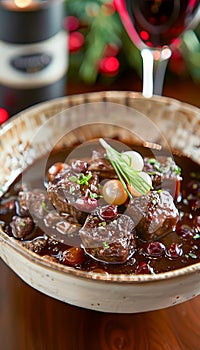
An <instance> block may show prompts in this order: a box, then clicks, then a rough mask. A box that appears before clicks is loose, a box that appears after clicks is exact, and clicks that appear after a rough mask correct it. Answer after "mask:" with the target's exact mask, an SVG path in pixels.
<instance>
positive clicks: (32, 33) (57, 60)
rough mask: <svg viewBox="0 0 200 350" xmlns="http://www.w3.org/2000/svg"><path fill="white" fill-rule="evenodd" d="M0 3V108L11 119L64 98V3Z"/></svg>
mask: <svg viewBox="0 0 200 350" xmlns="http://www.w3.org/2000/svg"><path fill="white" fill-rule="evenodd" d="M16 3H17V1H16V2H14V0H7V1H4V0H2V1H0V52H1V53H0V107H2V108H5V109H6V110H7V111H8V113H9V115H10V116H12V115H14V114H16V113H18V112H19V111H21V110H23V109H25V108H27V107H29V106H32V105H34V104H36V103H39V102H42V101H46V100H50V99H53V98H57V97H60V96H63V95H65V92H66V91H65V89H66V76H67V67H68V49H67V33H66V31H64V30H63V27H62V25H63V17H64V1H63V0H48V1H44V0H40V1H35V0H32V1H30V2H29V5H27V6H25V7H24V8H20V7H18V6H17V4H16Z"/></svg>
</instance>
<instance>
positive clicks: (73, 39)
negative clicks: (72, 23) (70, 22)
mask: <svg viewBox="0 0 200 350" xmlns="http://www.w3.org/2000/svg"><path fill="white" fill-rule="evenodd" d="M83 44H84V36H83V34H81V33H80V32H72V33H70V35H69V51H70V52H75V51H78V50H80V48H81V47H82V46H83Z"/></svg>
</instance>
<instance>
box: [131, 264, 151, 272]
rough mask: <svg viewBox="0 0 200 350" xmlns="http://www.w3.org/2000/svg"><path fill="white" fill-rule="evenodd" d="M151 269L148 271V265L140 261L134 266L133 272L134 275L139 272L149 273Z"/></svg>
mask: <svg viewBox="0 0 200 350" xmlns="http://www.w3.org/2000/svg"><path fill="white" fill-rule="evenodd" d="M150 272H151V271H150V267H149V265H148V264H147V263H146V262H144V261H142V262H140V263H139V264H138V265H137V266H136V269H135V274H136V275H139V274H142V275H144V274H149V273H150Z"/></svg>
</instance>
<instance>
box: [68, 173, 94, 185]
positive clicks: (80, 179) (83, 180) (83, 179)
mask: <svg viewBox="0 0 200 350" xmlns="http://www.w3.org/2000/svg"><path fill="white" fill-rule="evenodd" d="M91 178H92V173H91V172H89V173H88V174H87V175H84V174H83V173H80V174H79V176H78V177H77V176H71V177H70V178H69V180H70V181H72V182H76V183H77V184H79V185H86V186H88V185H89V182H88V181H89V180H90V179H91Z"/></svg>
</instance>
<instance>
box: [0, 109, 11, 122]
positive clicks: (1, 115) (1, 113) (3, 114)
mask: <svg viewBox="0 0 200 350" xmlns="http://www.w3.org/2000/svg"><path fill="white" fill-rule="evenodd" d="M8 118H9V114H8V112H7V111H6V109H4V108H0V124H3V123H4V122H5V121H6V120H7V119H8Z"/></svg>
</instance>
